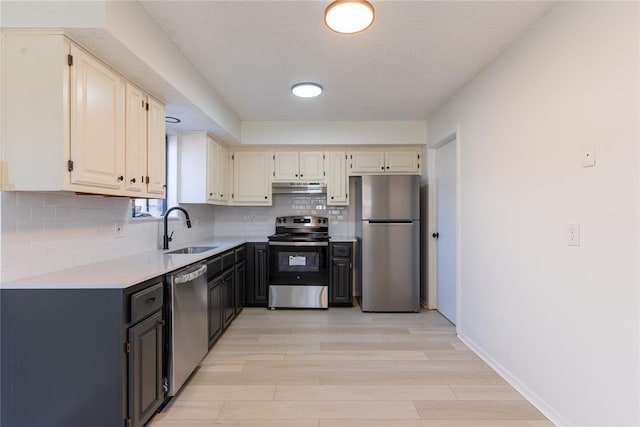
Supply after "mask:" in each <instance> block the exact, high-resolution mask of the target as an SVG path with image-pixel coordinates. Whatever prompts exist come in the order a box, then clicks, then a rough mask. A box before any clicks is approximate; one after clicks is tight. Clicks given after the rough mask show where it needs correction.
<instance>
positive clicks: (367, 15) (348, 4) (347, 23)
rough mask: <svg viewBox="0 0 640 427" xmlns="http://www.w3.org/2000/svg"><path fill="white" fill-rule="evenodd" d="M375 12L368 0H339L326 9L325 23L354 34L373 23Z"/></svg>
mask: <svg viewBox="0 0 640 427" xmlns="http://www.w3.org/2000/svg"><path fill="white" fill-rule="evenodd" d="M374 18H375V12H374V10H373V6H372V5H371V3H369V2H368V1H366V0H337V1H334V2H333V3H331V4H330V5H329V6H328V7H327V9H326V10H325V11H324V23H325V24H326V25H327V27H329V28H330V29H331V30H333V31H335V32H336V33H341V34H354V33H359V32H361V31H364V30H366V29H367V28H369V27H370V26H371V24H373V19H374Z"/></svg>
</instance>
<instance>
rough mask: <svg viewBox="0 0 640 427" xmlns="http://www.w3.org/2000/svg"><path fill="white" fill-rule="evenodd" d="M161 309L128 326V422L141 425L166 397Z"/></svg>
mask: <svg viewBox="0 0 640 427" xmlns="http://www.w3.org/2000/svg"><path fill="white" fill-rule="evenodd" d="M163 324H164V322H163V320H162V312H161V311H158V312H157V313H156V314H154V315H152V316H151V317H149V318H147V319H146V320H143V321H142V322H140V323H138V324H137V325H136V326H134V327H132V328H129V340H128V342H129V343H131V347H130V352H129V357H128V364H129V408H131V411H130V417H131V421H132V423H131V425H132V426H143V425H144V424H145V423H146V422H147V421H149V419H151V417H152V416H153V414H155V412H156V410H157V409H158V408H159V407H160V405H162V403H163V402H164V398H165V392H164V389H163V377H162V363H163V357H162V347H163V346H162V343H163V339H162V335H163V330H162V325H163Z"/></svg>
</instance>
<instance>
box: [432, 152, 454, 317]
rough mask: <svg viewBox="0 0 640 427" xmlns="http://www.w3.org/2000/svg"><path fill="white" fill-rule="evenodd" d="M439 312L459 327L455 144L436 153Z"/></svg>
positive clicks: (436, 236)
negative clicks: (457, 323)
mask: <svg viewBox="0 0 640 427" xmlns="http://www.w3.org/2000/svg"><path fill="white" fill-rule="evenodd" d="M432 237H433V238H435V239H437V240H436V241H437V243H436V247H437V270H438V287H437V289H438V293H437V295H438V298H437V301H438V311H439V312H440V313H442V315H443V316H444V317H446V318H447V319H449V320H450V321H451V322H452V323H453V324H455V323H456V240H457V239H456V141H455V140H452V141H449V142H447V143H446V144H444V145H442V146H441V147H439V148H438V149H437V150H436V231H435V232H434V235H433V236H432Z"/></svg>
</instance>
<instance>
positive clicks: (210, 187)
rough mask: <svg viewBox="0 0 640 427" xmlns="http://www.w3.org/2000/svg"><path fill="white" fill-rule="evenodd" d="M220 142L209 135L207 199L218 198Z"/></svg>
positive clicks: (215, 199)
mask: <svg viewBox="0 0 640 427" xmlns="http://www.w3.org/2000/svg"><path fill="white" fill-rule="evenodd" d="M218 154H219V152H218V144H217V143H216V142H215V141H214V140H213V139H211V138H209V137H207V201H209V202H215V201H217V200H218V197H219V194H218V171H217V168H216V166H217V164H218Z"/></svg>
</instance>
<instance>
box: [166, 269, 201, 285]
mask: <svg viewBox="0 0 640 427" xmlns="http://www.w3.org/2000/svg"><path fill="white" fill-rule="evenodd" d="M206 272H207V265H206V264H203V265H202V266H201V267H200V268H198V269H197V270H195V271H191V272H189V273H179V274H177V275H175V276H173V283H175V284H179V283H187V282H191V281H192V280H195V279H197V278H198V277H200V276H202V275H203V274H204V273H206Z"/></svg>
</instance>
